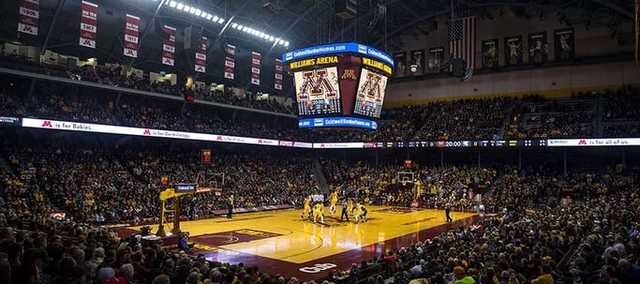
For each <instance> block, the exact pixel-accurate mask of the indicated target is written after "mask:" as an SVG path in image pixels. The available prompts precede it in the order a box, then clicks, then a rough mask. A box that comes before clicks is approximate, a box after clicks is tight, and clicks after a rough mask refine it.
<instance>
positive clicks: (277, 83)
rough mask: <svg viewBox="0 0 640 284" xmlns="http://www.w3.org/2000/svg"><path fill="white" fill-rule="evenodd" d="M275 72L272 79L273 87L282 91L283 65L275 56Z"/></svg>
mask: <svg viewBox="0 0 640 284" xmlns="http://www.w3.org/2000/svg"><path fill="white" fill-rule="evenodd" d="M275 66H276V72H275V75H274V80H273V88H274V89H276V90H279V91H282V78H283V76H282V71H283V70H284V69H283V66H282V60H280V59H278V58H276V65H275Z"/></svg>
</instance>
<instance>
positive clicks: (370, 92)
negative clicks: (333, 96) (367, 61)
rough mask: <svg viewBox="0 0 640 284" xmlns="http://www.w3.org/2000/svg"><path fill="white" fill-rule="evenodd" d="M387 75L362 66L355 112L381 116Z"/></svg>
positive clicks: (376, 116)
mask: <svg viewBox="0 0 640 284" xmlns="http://www.w3.org/2000/svg"><path fill="white" fill-rule="evenodd" d="M386 87H387V76H384V75H382V74H378V73H376V72H373V71H369V70H367V69H365V68H362V71H361V72H360V81H359V83H358V93H357V94H356V106H355V109H354V110H353V113H355V114H360V115H364V116H371V117H375V118H380V112H381V111H382V103H383V102H384V91H385V89H386Z"/></svg>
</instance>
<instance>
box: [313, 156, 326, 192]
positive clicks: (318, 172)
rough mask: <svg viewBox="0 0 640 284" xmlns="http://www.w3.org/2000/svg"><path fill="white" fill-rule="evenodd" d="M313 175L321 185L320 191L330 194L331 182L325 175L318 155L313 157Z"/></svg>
mask: <svg viewBox="0 0 640 284" xmlns="http://www.w3.org/2000/svg"><path fill="white" fill-rule="evenodd" d="M313 176H314V177H315V178H316V181H317V182H318V185H319V186H320V192H322V193H326V194H329V182H327V178H326V177H325V176H324V171H323V170H322V165H321V164H320V160H319V159H318V158H317V157H316V158H315V159H313Z"/></svg>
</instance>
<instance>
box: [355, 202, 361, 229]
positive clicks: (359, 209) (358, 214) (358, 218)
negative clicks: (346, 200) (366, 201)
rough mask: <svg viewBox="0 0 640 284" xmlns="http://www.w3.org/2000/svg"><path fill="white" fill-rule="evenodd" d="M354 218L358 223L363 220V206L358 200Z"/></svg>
mask: <svg viewBox="0 0 640 284" xmlns="http://www.w3.org/2000/svg"><path fill="white" fill-rule="evenodd" d="M353 220H355V222H356V224H358V223H360V221H361V220H362V206H361V205H360V203H358V202H356V206H355V207H354V208H353Z"/></svg>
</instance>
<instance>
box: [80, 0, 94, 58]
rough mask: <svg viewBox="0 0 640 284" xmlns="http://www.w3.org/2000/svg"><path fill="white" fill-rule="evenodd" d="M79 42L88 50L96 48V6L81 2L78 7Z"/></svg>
mask: <svg viewBox="0 0 640 284" xmlns="http://www.w3.org/2000/svg"><path fill="white" fill-rule="evenodd" d="M80 9H81V10H82V14H81V16H80V42H79V44H80V45H81V46H84V47H88V48H96V33H97V32H98V4H94V3H91V2H87V1H82V5H81V6H80Z"/></svg>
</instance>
